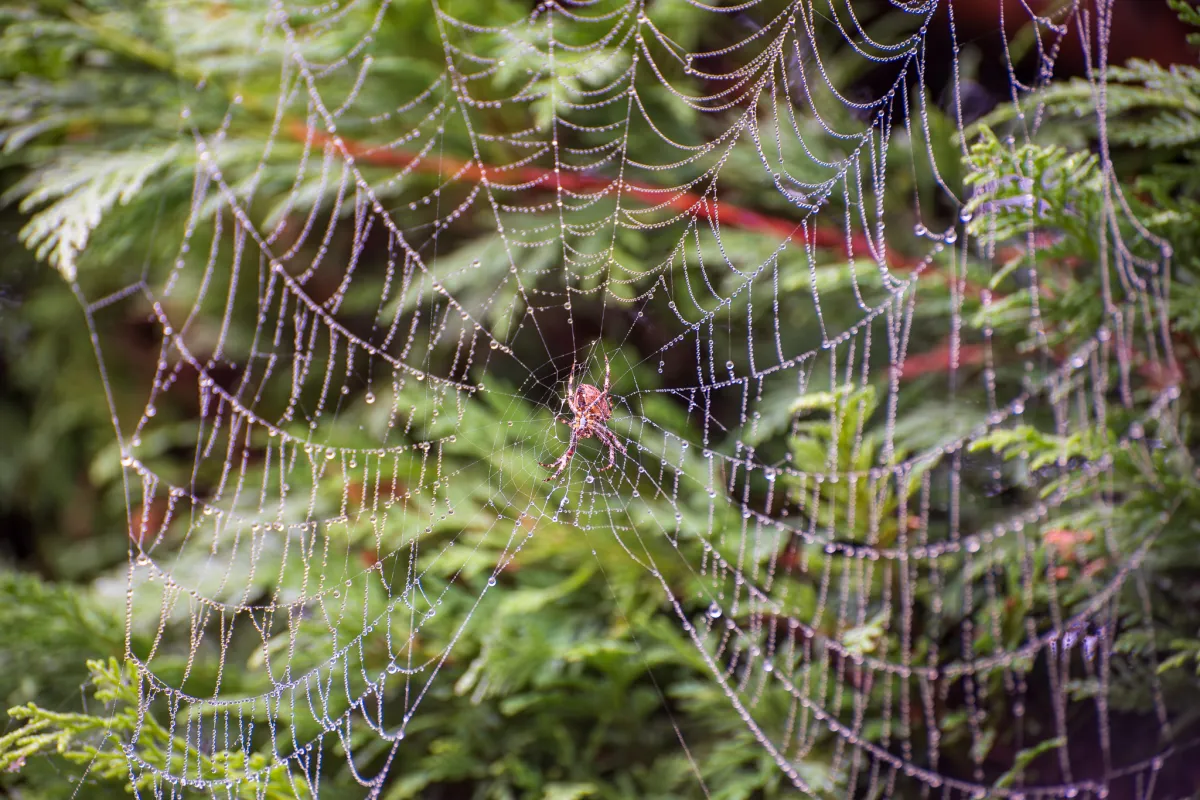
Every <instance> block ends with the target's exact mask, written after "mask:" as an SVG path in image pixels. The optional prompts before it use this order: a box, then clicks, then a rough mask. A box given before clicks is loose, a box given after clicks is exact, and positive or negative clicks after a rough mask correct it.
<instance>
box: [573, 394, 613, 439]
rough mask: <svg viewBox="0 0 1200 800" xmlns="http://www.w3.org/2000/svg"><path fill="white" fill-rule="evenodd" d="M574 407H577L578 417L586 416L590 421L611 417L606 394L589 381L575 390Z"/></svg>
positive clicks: (599, 420) (610, 408) (603, 420)
mask: <svg viewBox="0 0 1200 800" xmlns="http://www.w3.org/2000/svg"><path fill="white" fill-rule="evenodd" d="M575 408H576V409H578V414H579V416H580V417H587V418H588V420H589V421H591V422H605V421H607V420H608V419H609V418H610V417H612V407H611V406H609V404H608V396H607V395H606V394H605V393H604V392H603V391H601V390H600V389H597V388H596V387H595V386H592V385H591V384H590V383H585V384H583V385H581V386H580V387H578V388H577V389H576V390H575ZM581 435H582V432H581Z"/></svg>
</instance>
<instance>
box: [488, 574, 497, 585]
mask: <svg viewBox="0 0 1200 800" xmlns="http://www.w3.org/2000/svg"><path fill="white" fill-rule="evenodd" d="M495 585H496V576H495V575H493V576H492V577H490V578H488V586H495Z"/></svg>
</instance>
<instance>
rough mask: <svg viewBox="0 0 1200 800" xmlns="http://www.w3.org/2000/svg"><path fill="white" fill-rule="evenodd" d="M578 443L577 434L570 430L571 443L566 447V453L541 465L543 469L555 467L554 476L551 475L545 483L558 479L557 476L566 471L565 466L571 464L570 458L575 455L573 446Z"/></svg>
mask: <svg viewBox="0 0 1200 800" xmlns="http://www.w3.org/2000/svg"><path fill="white" fill-rule="evenodd" d="M578 443H579V434H578V433H577V432H575V431H574V430H572V431H571V443H570V444H569V445H567V452H565V453H563V454H562V455H561V456H559V457H558V458H556V459H554V460H553V461H551V462H550V463H548V464H542V466H543V467H555V466H556V467H557V468H556V469H555V470H554V474H553V475H551V476H550V477H549V478H546V482H547V483H549V482H550V481H552V480H555V479H556V478H558V476H559V475H560V474H561V473H562V471H563V470H564V469H566V467H567V464H569V463H570V462H571V456H573V455H575V446H576V445H577V444H578Z"/></svg>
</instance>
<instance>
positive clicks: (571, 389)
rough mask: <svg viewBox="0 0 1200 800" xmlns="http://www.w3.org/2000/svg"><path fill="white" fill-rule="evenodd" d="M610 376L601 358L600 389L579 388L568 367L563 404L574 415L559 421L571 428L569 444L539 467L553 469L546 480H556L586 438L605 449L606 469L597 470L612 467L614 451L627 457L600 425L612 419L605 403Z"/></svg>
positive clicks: (572, 366) (614, 460)
mask: <svg viewBox="0 0 1200 800" xmlns="http://www.w3.org/2000/svg"><path fill="white" fill-rule="evenodd" d="M610 377H611V368H610V367H609V364H608V357H607V356H605V357H604V388H603V389H597V388H596V387H595V386H593V385H591V384H590V383H581V384H580V385H579V386H575V365H574V364H572V365H571V377H570V378H569V379H568V380H567V405H568V406H570V408H571V413H572V414H574V415H575V418H574V419H571V420H566V419H564V420H560V422H563V423H565V424H567V425H570V426H571V443H570V444H569V445H567V452H565V453H563V454H562V455H561V456H559V457H558V458H557V459H555V460H554V461H551V462H550V463H549V464H542V466H543V467H555V470H554V474H553V475H551V476H550V477H549V478H546V480H547V481H552V480H554V479H556V478H557V477H558V476H559V474H561V473H562V471H563V470H564V469H566V466H567V464H569V463H571V456H573V455H575V447H576V445H578V444H579V440H580V439H590V438H591V437H593V436H595V437H596V438H597V439H599V440H600V441H601V442H603V443H604V444H605V445H607V446H608V466H607V467H601V468H600V471H601V472H603V471H604V470H606V469H612V468H613V465H614V464H615V463H616V460H617V451H618V450H620V451H621V454H622V455H628V453H626V452H625V446H624V445H623V444H621V442H620V440H618V439H617V436H616V434H614V433H613V432H612V431H610V430H609V429H608V426H607V425H605V424H604V423H606V422H607V421H608V420H609V419H610V418H611V417H612V404H611V403H609V400H608V387H609V378H610Z"/></svg>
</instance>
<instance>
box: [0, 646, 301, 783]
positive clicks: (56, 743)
mask: <svg viewBox="0 0 1200 800" xmlns="http://www.w3.org/2000/svg"><path fill="white" fill-rule="evenodd" d="M87 666H88V669H89V671H90V672H91V684H92V691H93V696H94V697H95V700H96V701H97V702H99V703H100V704H102V705H103V706H104V707H105V708H106V709H107V713H105V714H86V713H83V714H81V713H61V712H54V711H48V710H46V709H43V708H39V707H37V706H36V705H34V704H32V703H30V704H29V705H27V706H17V707H16V708H12V709H9V712H8V713H9V716H10V717H12V718H13V719H14V720H15V721H16V722H17V723H18V725H19V727H17V728H16V729H15V730H12V731H10V732H9V733H6V734H4V735H3V736H0V770H7V771H10V772H11V771H14V770H17V769H20V768H21V767H22V766H24V764H25V762H26V760H28V759H31V758H34V757H36V756H39V755H43V754H55V755H57V756H60V757H61V758H63V759H65V760H66V761H68V762H71V763H73V764H77V765H80V766H84V767H86V771H87V773H88V775H89V776H91V777H92V778H93V779H99V780H102V781H126V780H128V781H129V783H130V785H131V787H133V788H134V789H135V790H143V791H145V790H153V789H154V788H155V787H157V786H159V785H160V782H161V778H160V777H159V775H158V773H159V772H162V773H166V774H172V775H180V774H183V772H184V770H185V769H186V770H187V774H188V775H189V776H191V778H192V779H193V780H205V781H216V782H218V786H220V787H222V788H221V790H220V791H222V793H224V792H225V787H228V790H229V792H231V793H232V795H231V796H233V797H238V798H246V800H251V799H252V798H271V799H272V800H282V798H307V797H310V796H311V794H310V793H309V792H308V791H307V790H306V789H305V785H304V782H303V779H302V778H300V777H297V776H294V775H289V774H288V773H287V771H286V769H285V768H284V766H283V765H281V764H278V763H272V762H271V761H270V760H269V759H267V758H265V757H263V756H261V755H258V754H251V755H249V756H247V755H246V754H245V753H243V752H218V753H213V754H211V755H210V754H206V753H201V752H199V751H197V750H196V749H195V748H193V747H190V746H188V744H187V743H186V742H185V741H183V740H182V739H181V738H179V737H178V736H174V735H172V733H171V732H170V731H168V730H167V729H166V728H164V727H162V726H161V725H160V724H159V723H158V722H157V721H156V720H155V719H154V717H153V716H151V715H148V714H146V713H144V710H143V709H142V707H141V700H142V697H141V693H140V692H139V686H138V679H137V677H136V674H137V672H136V669H135V668H133V667H132V666H131V665H130V666H127V667H126V668H122V666H121V664H120V663H119V662H118V661H117V660H116V659H110V660H109V661H107V662H104V661H89V662H88V665H87ZM134 742H136V746H134V747H133V749H134V751H135V754H136V756H137V758H138V759H140V760H141V761H142V762H143V764H144V766H143V768H141V769H138V768H137V767H131V766H130V759H129V756H128V755H127V754H126V751H125V749H124V747H125V746H129V745H132V744H133V743H134ZM197 788H202V787H197ZM205 793H207V792H205Z"/></svg>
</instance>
